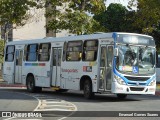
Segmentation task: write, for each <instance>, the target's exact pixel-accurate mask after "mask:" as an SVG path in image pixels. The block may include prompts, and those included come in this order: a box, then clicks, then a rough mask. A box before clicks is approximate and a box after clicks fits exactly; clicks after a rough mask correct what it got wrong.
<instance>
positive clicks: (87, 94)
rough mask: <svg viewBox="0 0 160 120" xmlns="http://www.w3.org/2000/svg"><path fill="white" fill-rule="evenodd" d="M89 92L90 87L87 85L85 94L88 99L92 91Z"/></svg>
mask: <svg viewBox="0 0 160 120" xmlns="http://www.w3.org/2000/svg"><path fill="white" fill-rule="evenodd" d="M89 90H90V88H89V85H88V84H86V85H85V88H84V93H85V96H87V97H88V96H89V94H90V91H89Z"/></svg>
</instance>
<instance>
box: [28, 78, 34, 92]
mask: <svg viewBox="0 0 160 120" xmlns="http://www.w3.org/2000/svg"><path fill="white" fill-rule="evenodd" d="M28 88H29V90H32V88H33V82H32V80H29V82H28Z"/></svg>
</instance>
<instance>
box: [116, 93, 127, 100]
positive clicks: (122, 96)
mask: <svg viewBox="0 0 160 120" xmlns="http://www.w3.org/2000/svg"><path fill="white" fill-rule="evenodd" d="M117 97H118V98H119V99H125V98H126V97H127V94H117Z"/></svg>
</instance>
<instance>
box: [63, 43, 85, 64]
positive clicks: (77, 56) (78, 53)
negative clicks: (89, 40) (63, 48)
mask: <svg viewBox="0 0 160 120" xmlns="http://www.w3.org/2000/svg"><path fill="white" fill-rule="evenodd" d="M81 58H82V41H76V42H75V41H69V42H68V44H67V53H66V60H67V61H80V60H81Z"/></svg>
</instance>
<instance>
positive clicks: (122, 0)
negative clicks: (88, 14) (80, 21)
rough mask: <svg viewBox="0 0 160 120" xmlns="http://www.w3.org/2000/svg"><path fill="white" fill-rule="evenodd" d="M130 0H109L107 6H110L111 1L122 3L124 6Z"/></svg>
mask: <svg viewBox="0 0 160 120" xmlns="http://www.w3.org/2000/svg"><path fill="white" fill-rule="evenodd" d="M128 2H129V0H107V2H106V6H108V5H109V4H110V3H120V4H122V5H124V6H127V5H128Z"/></svg>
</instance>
